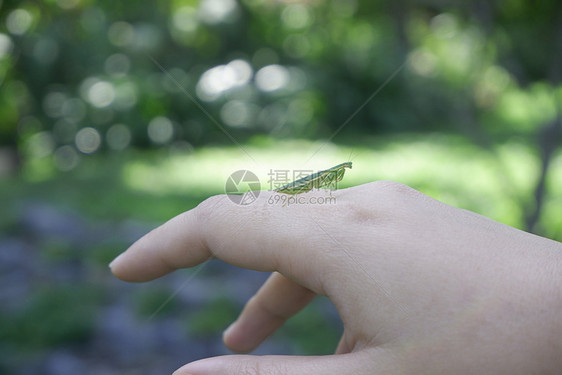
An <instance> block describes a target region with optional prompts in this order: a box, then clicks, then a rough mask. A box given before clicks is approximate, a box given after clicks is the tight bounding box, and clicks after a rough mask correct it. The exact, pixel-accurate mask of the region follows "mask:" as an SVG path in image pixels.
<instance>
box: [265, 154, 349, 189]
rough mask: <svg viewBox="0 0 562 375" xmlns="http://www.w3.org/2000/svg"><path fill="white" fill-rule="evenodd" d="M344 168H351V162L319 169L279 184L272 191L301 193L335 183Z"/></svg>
mask: <svg viewBox="0 0 562 375" xmlns="http://www.w3.org/2000/svg"><path fill="white" fill-rule="evenodd" d="M345 168H349V169H351V162H350V161H348V162H345V163H341V164H338V165H336V166H335V167H332V168H329V169H326V170H324V171H319V172H316V173H313V174H311V175H308V176H306V177H303V178H300V179H298V180H296V181H293V182H291V183H289V184H287V185H285V186H281V187H280V188H278V189H275V190H274V191H276V192H278V193H283V194H290V195H296V194H302V193H306V192H309V191H310V190H312V189H320V188H323V187H326V186H330V185H335V184H336V183H337V182H339V181H341V180H342V179H343V175H344V174H345Z"/></svg>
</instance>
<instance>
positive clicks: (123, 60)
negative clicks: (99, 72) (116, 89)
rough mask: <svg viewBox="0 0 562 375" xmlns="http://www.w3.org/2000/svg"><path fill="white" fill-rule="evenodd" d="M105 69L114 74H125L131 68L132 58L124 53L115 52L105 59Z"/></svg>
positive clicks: (118, 75)
mask: <svg viewBox="0 0 562 375" xmlns="http://www.w3.org/2000/svg"><path fill="white" fill-rule="evenodd" d="M104 67H105V71H106V73H107V74H109V75H112V76H117V77H120V76H124V75H126V74H127V73H128V72H129V69H130V68H131V60H130V59H129V57H128V56H127V55H125V54H123V53H115V54H113V55H111V56H109V57H108V58H107V59H106V60H105V64H104Z"/></svg>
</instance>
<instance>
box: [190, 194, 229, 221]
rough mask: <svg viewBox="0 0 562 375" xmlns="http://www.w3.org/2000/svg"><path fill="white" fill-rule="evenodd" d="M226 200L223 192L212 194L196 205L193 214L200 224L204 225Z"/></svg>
mask: <svg viewBox="0 0 562 375" xmlns="http://www.w3.org/2000/svg"><path fill="white" fill-rule="evenodd" d="M227 201H228V197H227V196H226V195H225V194H221V195H214V196H212V197H209V198H207V199H205V200H204V201H203V202H201V203H199V205H197V207H195V211H194V212H195V214H196V217H197V221H198V222H200V223H201V224H203V225H205V224H207V223H209V221H211V220H212V218H213V217H215V214H216V213H217V212H218V211H219V209H221V208H222V207H224V205H225V204H226V203H228V202H227Z"/></svg>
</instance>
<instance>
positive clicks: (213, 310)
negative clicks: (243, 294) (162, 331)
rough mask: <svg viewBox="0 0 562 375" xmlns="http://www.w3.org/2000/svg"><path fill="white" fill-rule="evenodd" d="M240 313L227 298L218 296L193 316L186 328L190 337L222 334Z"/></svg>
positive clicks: (236, 306) (238, 308)
mask: <svg viewBox="0 0 562 375" xmlns="http://www.w3.org/2000/svg"><path fill="white" fill-rule="evenodd" d="M239 313H240V306H238V305H237V304H236V303H235V302H233V301H232V299H230V298H228V297H226V296H217V297H215V298H214V299H213V300H212V301H211V302H210V303H208V304H207V306H205V308H204V309H202V310H199V311H196V312H194V313H193V314H191V316H190V319H189V321H187V322H186V325H185V328H186V330H187V331H188V332H189V334H190V335H192V336H194V337H199V338H204V337H209V336H214V335H217V334H220V333H221V332H222V331H223V330H225V329H226V328H227V327H228V326H229V324H231V323H232V322H234V320H236V318H237V317H238V314H239Z"/></svg>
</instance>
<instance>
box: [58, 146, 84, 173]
mask: <svg viewBox="0 0 562 375" xmlns="http://www.w3.org/2000/svg"><path fill="white" fill-rule="evenodd" d="M53 156H54V163H55V167H57V169H59V170H61V171H63V172H67V171H70V170H71V169H74V168H75V167H76V166H77V165H78V162H79V161H80V155H78V152H76V149H74V147H72V146H69V145H65V146H61V147H59V148H57V150H56V151H55V154H54V155H53Z"/></svg>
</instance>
